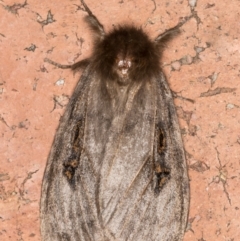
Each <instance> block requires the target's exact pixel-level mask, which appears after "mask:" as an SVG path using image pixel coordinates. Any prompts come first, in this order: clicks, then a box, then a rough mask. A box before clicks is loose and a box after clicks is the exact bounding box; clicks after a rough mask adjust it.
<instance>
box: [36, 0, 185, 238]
mask: <svg viewBox="0 0 240 241" xmlns="http://www.w3.org/2000/svg"><path fill="white" fill-rule="evenodd" d="M82 3H84V1H83V0H82ZM84 4H85V3H84ZM84 4H83V6H85V9H86V11H87V12H88V14H89V16H90V17H91V15H92V16H94V15H93V14H92V12H91V11H90V9H89V8H88V7H87V8H86V4H85V5H84ZM93 20H94V21H93V23H92V24H94V26H93V27H92V28H93V29H95V28H97V27H96V26H97V24H98V23H99V24H100V22H99V21H98V20H97V19H96V17H95V16H94V18H93ZM97 31H99V34H100V35H101V36H102V37H101V38H103V39H104V38H105V37H106V38H107V37H109V38H110V41H108V42H107V43H111V42H113V41H112V37H113V39H114V38H115V39H116V35H117V39H120V40H121V38H119V36H121V34H123V35H124V36H125V37H126V36H127V37H126V38H127V39H124V40H126V41H122V40H121V41H120V43H119V45H118V46H120V50H125V52H122V51H120V52H119V51H118V49H117V50H116V48H115V47H114V51H113V53H114V54H112V52H111V54H112V55H113V56H114V60H115V59H119V58H120V60H119V62H118V65H117V67H116V66H112V67H111V69H110V70H111V71H109V72H111V73H112V74H111V75H110V79H109V75H108V71H107V70H108V68H105V66H103V64H105V62H107V58H106V59H104V60H101V61H102V62H101V61H100V63H101V64H100V65H99V66H98V65H97V64H98V63H99V58H100V57H101V58H100V59H102V55H101V51H102V47H101V49H100V50H101V51H98V52H96V51H95V53H98V54H99V52H100V54H99V56H98V57H99V58H95V56H94V55H93V57H92V58H90V61H88V62H89V65H88V66H87V67H86V69H85V70H84V72H83V74H82V76H81V78H80V80H79V82H78V84H77V86H76V88H75V90H74V93H73V95H72V97H71V99H70V101H69V104H68V106H67V107H66V110H65V113H64V115H63V116H62V118H61V120H60V124H59V127H58V130H57V133H56V135H55V139H54V142H53V145H52V148H51V152H50V154H49V157H48V161H47V166H46V169H45V173H44V178H43V184H42V194H41V210H40V215H41V235H42V239H43V241H55V240H56V241H79V240H81V241H125V240H128V241H135V240H139V241H181V240H182V239H183V235H184V232H185V228H186V222H187V218H188V205H189V181H188V175H187V167H186V161H185V156H184V149H183V144H182V140H181V133H180V129H179V125H178V119H177V115H176V111H175V107H174V103H173V98H172V95H171V91H170V89H169V87H168V84H167V82H166V80H165V77H164V75H163V73H162V71H161V70H160V68H159V67H158V62H157V63H155V62H154V64H153V65H154V68H152V70H153V71H152V72H151V71H150V72H149V71H145V70H143V71H142V72H141V69H140V68H138V66H135V68H134V67H133V73H134V71H135V72H136V71H137V73H135V74H132V75H131V73H132V72H131V68H132V65H134V61H133V62H131V61H132V59H134V58H133V57H136V56H137V57H139V58H141V56H139V55H138V53H139V52H140V53H141V52H142V51H143V53H146V51H145V49H147V52H149V51H150V50H151V48H152V49H153V50H156V49H155V47H154V46H153V45H152V44H149V40H148V37H147V36H146V35H145V34H144V33H143V32H142V31H141V30H138V29H136V28H131V27H128V26H127V27H125V28H124V27H123V28H119V29H117V30H116V32H114V31H113V32H111V33H110V34H109V35H106V36H105V33H104V34H103V27H102V25H101V26H100V30H97ZM112 35H113V36H112ZM136 35H137V36H138V35H140V36H142V37H143V38H145V40H143V44H142V43H141V45H146V46H147V48H145V49H143V48H142V47H141V48H140V49H137V50H138V51H132V48H133V46H134V45H137V44H136V43H134V41H135V40H134V38H133V37H132V36H136ZM101 38H100V39H101ZM164 38H165V35H164ZM129 39H130V40H131V41H129ZM135 39H136V40H137V41H138V38H135ZM101 41H103V43H104V40H100V44H101V43H102V42H101ZM144 41H145V42H144ZM164 41H165V39H164ZM126 42H127V43H130V44H129V45H127V46H126V44H125V43H126ZM122 43H123V47H122V48H121V44H122ZM131 43H133V45H131ZM149 49H150V50H149ZM97 50H99V49H97ZM144 51H145V52H144ZM136 53H137V54H136ZM104 56H111V55H107V54H106V55H104ZM152 56H153V58H152ZM155 57H156V58H157V57H158V56H157V55H156V56H155V55H154V53H152V54H151V55H150V56H149V58H147V59H145V55H143V57H142V58H143V59H141V61H140V62H141V63H140V64H141V66H153V65H151V62H150V65H148V61H149V59H154V61H155V59H156V58H155ZM121 58H123V59H121ZM109 61H110V63H108V65H107V64H106V65H107V66H111V63H112V59H110V60H109ZM128 61H130V64H129V62H128ZM144 61H145V62H144ZM79 63H80V65H81V64H82V62H81V61H80V62H79ZM114 63H115V62H114ZM119 63H121V64H122V63H124V65H120V64H119ZM84 65H85V64H84ZM76 66H78V64H76V65H75V67H76ZM101 66H103V67H104V68H105V70H106V72H105V73H104V71H102V72H99V71H101ZM124 68H125V69H124ZM146 68H149V67H146ZM116 69H117V71H119V72H120V75H115V72H116V71H115V70H116ZM114 71H115V72H114ZM121 71H122V72H121ZM127 71H130V74H129V76H130V77H129V76H128V77H126V76H125V74H126V72H127ZM139 71H140V73H138V72H139ZM119 72H118V73H119ZM121 73H123V77H122V75H121ZM151 73H153V74H151ZM115 76H117V77H115ZM119 76H121V77H119ZM139 80H140V81H139Z"/></svg>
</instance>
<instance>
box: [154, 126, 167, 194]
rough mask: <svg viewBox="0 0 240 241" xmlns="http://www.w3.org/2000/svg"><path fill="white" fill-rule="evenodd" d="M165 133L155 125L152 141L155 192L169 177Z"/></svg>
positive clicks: (160, 188) (159, 189)
mask: <svg viewBox="0 0 240 241" xmlns="http://www.w3.org/2000/svg"><path fill="white" fill-rule="evenodd" d="M166 145H167V141H166V135H165V133H164V131H163V129H162V128H160V127H159V126H156V130H155V141H154V172H155V176H156V178H155V180H156V181H155V182H156V184H155V188H154V191H155V194H159V192H160V191H161V190H162V188H163V187H164V185H165V184H166V183H167V181H168V180H169V178H170V171H171V170H170V168H168V167H167V166H166V163H165V153H166V148H167V146H166Z"/></svg>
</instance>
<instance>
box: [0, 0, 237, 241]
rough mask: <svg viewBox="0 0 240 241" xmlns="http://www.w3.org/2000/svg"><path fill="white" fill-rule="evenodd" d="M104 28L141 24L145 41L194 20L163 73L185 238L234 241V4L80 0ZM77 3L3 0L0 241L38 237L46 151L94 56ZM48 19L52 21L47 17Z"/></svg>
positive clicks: (169, 53)
mask: <svg viewBox="0 0 240 241" xmlns="http://www.w3.org/2000/svg"><path fill="white" fill-rule="evenodd" d="M86 2H87V4H88V5H89V7H90V8H91V10H92V11H93V13H94V14H95V15H96V16H97V17H98V19H99V20H100V21H101V22H102V23H103V25H104V26H105V29H106V30H109V29H111V27H112V26H114V25H117V24H120V23H134V24H135V25H137V26H140V25H141V26H142V27H143V29H145V30H146V31H147V32H148V33H149V35H150V36H151V37H154V36H157V35H158V34H159V33H161V32H163V31H164V30H165V29H168V28H170V27H173V26H174V25H176V24H177V23H178V21H179V18H180V17H184V16H188V15H190V14H191V12H192V14H194V18H193V19H191V20H190V21H189V22H188V23H186V24H185V25H184V26H183V27H182V34H181V35H180V36H178V37H176V38H175V39H174V40H173V41H171V43H170V44H169V45H168V46H167V48H166V50H165V52H164V55H163V58H162V66H163V70H164V72H165V74H166V76H167V79H168V82H169V84H170V87H171V89H172V90H173V91H174V93H175V97H176V98H175V104H176V108H177V112H178V116H179V121H180V125H181V129H182V136H183V141H184V145H185V150H186V156H187V162H188V166H189V177H190V180H191V182H190V184H191V204H190V214H189V224H188V231H187V232H186V235H185V239H184V241H194V240H196V241H215V240H218V241H234V240H235V241H237V240H238V239H239V236H240V231H239V223H240V218H239V216H240V215H239V212H240V210H239V208H240V204H239V194H240V189H239V184H238V183H239V181H240V180H239V179H240V175H239V174H240V173H239V169H240V168H239V163H240V154H239V148H240V109H239V108H240V102H239V99H240V96H239V95H240V90H239V85H240V81H239V80H240V65H239V58H240V56H239V51H240V41H239V39H238V37H239V36H240V24H239V19H240V14H239V13H240V2H239V1H238V0H232V1H228V2H227V1H224V0H218V1H217V0H211V1H207V0H198V1H191V0H189V1H187V0H183V1H167V0H162V1H158V0H155V1H154V0H132V1H130V0H122V1H120V0H114V1H110V0H105V1H102V0H100V1H94V0H86ZM77 5H80V1H77V0H74V1H73V0H70V1H69V0H68V1H67V0H63V1H46V0H42V1H36V0H28V1H26V2H25V3H24V1H23V0H22V1H20V0H5V1H2V0H0V16H1V21H0V135H1V141H0V156H1V158H0V160H1V165H0V240H24V241H28V240H34V241H35V240H40V233H39V216H38V215H39V199H40V189H41V180H42V176H43V172H44V168H45V164H46V159H47V155H48V152H49V150H50V147H51V143H52V140H53V137H54V134H55V130H56V128H57V126H58V122H59V119H60V117H61V114H62V113H63V111H64V107H65V106H66V103H67V102H68V99H69V96H70V95H71V92H72V90H73V88H74V86H75V84H76V82H77V81H78V78H79V75H80V73H77V74H75V75H73V73H72V72H71V71H69V70H62V69H57V68H56V67H54V66H52V65H50V64H48V63H44V61H43V60H44V58H45V57H48V58H50V59H52V60H55V61H57V62H59V63H62V64H71V63H74V62H75V61H76V60H81V59H82V58H84V57H87V56H88V55H89V53H90V51H91V47H92V42H91V34H90V33H89V30H88V29H87V26H86V24H85V23H84V22H83V17H84V16H85V15H86V13H84V12H83V11H81V10H80V8H79V7H78V6H77ZM47 16H48V18H47Z"/></svg>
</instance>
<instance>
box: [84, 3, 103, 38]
mask: <svg viewBox="0 0 240 241" xmlns="http://www.w3.org/2000/svg"><path fill="white" fill-rule="evenodd" d="M81 3H82V5H83V7H84V8H81V9H82V10H83V11H85V12H87V13H88V16H87V17H85V20H86V22H87V23H88V24H89V26H90V28H91V29H92V31H93V32H95V33H96V35H97V37H98V38H99V40H102V39H104V37H105V31H104V27H103V25H102V24H101V23H100V22H99V21H98V19H97V17H96V16H95V15H94V14H93V13H92V11H91V10H90V9H89V7H88V6H87V4H86V3H85V2H84V0H81Z"/></svg>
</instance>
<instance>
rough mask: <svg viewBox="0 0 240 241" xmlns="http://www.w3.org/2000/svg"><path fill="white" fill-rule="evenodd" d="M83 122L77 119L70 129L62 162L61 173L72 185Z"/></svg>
mask: <svg viewBox="0 0 240 241" xmlns="http://www.w3.org/2000/svg"><path fill="white" fill-rule="evenodd" d="M83 123H84V122H83V121H82V120H80V121H78V122H77V123H76V124H75V126H74V127H73V130H72V137H71V145H70V148H69V152H68V156H69V157H68V158H67V159H66V161H65V162H64V163H63V174H64V176H65V177H66V178H67V180H68V181H69V183H70V184H72V185H73V186H74V180H75V179H74V174H75V171H76V169H77V168H78V165H79V161H80V157H81V152H82V149H83V136H84V124H83Z"/></svg>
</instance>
